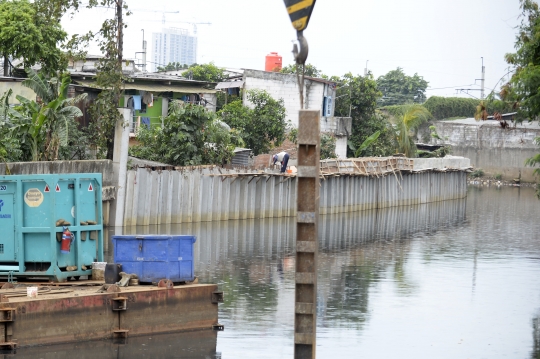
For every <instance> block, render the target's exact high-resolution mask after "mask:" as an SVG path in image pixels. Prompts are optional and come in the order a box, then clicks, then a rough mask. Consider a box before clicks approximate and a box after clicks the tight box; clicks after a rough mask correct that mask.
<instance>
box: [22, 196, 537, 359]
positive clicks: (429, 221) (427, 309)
mask: <svg viewBox="0 0 540 359" xmlns="http://www.w3.org/2000/svg"><path fill="white" fill-rule="evenodd" d="M539 219H540V201H539V200H538V199H536V197H535V194H534V190H533V189H531V188H513V187H510V188H509V187H506V188H494V187H491V188H477V187H469V189H468V197H467V199H464V200H455V201H446V202H440V203H432V204H426V205H419V206H413V207H399V208H390V209H385V210H379V211H365V212H357V213H353V214H348V215H339V216H321V218H320V226H319V248H320V249H319V263H318V266H319V267H318V268H319V274H318V304H317V318H318V319H317V320H318V322H317V357H318V358H332V359H335V358H414V359H419V358H452V359H453V358H464V359H465V358H471V359H472V358H475V359H479V358H528V359H533V358H534V359H538V358H540V220H539ZM294 231H295V224H294V221H293V220H292V219H270V220H269V219H266V220H251V221H249V220H248V221H228V222H216V223H202V224H190V225H178V226H161V227H157V228H156V227H142V228H136V229H135V228H132V229H128V230H126V232H124V233H126V234H127V233H140V234H145V233H154V234H155V233H173V234H195V235H196V236H197V242H196V244H195V252H194V259H195V268H196V275H197V276H198V277H199V281H200V282H202V283H218V284H219V287H220V289H221V290H223V291H224V294H225V302H224V303H223V304H220V306H219V321H220V323H221V324H223V325H225V330H224V331H223V332H213V331H204V332H194V333H180V334H167V335H156V336H149V337H142V338H134V337H133V338H129V340H128V342H127V343H126V344H122V345H120V344H116V343H113V342H111V341H101V342H99V343H97V344H96V343H88V344H85V343H80V344H77V345H66V346H51V347H41V348H30V349H20V350H18V353H17V356H19V357H21V358H23V357H36V358H39V357H40V358H73V357H74V356H73V353H74V351H77V353H78V355H77V358H86V357H88V358H90V357H92V358H95V357H96V355H98V356H99V357H101V358H135V357H140V358H204V359H207V358H208V359H210V358H223V359H233V358H292V357H293V339H292V338H293V321H294V315H293V309H294V252H293V248H294V247H293V243H294ZM107 256H108V258H109V259H110V258H111V257H112V253H109V252H108V253H107ZM98 348H99V349H98Z"/></svg>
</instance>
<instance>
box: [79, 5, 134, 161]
mask: <svg viewBox="0 0 540 359" xmlns="http://www.w3.org/2000/svg"><path fill="white" fill-rule="evenodd" d="M89 4H90V5H89V6H91V7H92V6H98V5H100V6H108V7H114V8H115V9H116V14H115V17H114V18H110V19H105V20H104V21H103V23H102V24H101V28H100V29H99V30H98V31H97V32H96V33H95V34H92V37H93V38H94V39H96V40H97V42H98V45H99V48H100V50H101V52H102V53H103V54H105V56H104V57H103V58H102V59H100V61H99V63H98V66H97V75H96V83H97V85H98V86H99V87H100V88H101V89H102V91H101V92H100V93H99V95H98V97H97V99H96V100H95V101H94V103H93V104H92V106H91V109H90V113H91V115H92V119H91V122H90V126H89V129H88V134H89V136H90V139H91V142H92V144H93V145H94V146H95V147H96V148H97V149H98V157H100V158H107V159H112V158H113V151H114V133H115V129H116V124H117V123H118V121H122V120H123V119H122V116H120V112H119V111H118V109H117V108H118V106H119V104H120V97H121V95H122V92H123V85H124V83H125V82H126V81H128V78H127V77H126V76H125V75H124V74H123V72H122V62H123V41H124V38H123V29H124V28H125V27H126V25H125V23H124V20H123V15H124V13H125V15H130V12H129V10H128V8H127V5H126V4H125V3H124V2H123V0H99V1H97V0H90V2H89Z"/></svg>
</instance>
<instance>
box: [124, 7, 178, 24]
mask: <svg viewBox="0 0 540 359" xmlns="http://www.w3.org/2000/svg"><path fill="white" fill-rule="evenodd" d="M130 10H132V11H144V12H160V13H162V14H163V17H162V18H161V23H162V24H165V14H180V11H164V10H163V11H160V10H148V9H130Z"/></svg>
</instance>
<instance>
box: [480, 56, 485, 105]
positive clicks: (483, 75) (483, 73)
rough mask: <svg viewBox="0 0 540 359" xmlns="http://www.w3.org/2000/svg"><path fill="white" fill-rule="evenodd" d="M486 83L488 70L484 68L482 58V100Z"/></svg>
mask: <svg viewBox="0 0 540 359" xmlns="http://www.w3.org/2000/svg"><path fill="white" fill-rule="evenodd" d="M485 81H486V68H485V67H484V57H482V78H481V79H480V100H483V99H484V83H485Z"/></svg>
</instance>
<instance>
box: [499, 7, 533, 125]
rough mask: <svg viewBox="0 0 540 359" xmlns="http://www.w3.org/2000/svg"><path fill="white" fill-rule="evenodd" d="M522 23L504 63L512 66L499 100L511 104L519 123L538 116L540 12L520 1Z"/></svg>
mask: <svg viewBox="0 0 540 359" xmlns="http://www.w3.org/2000/svg"><path fill="white" fill-rule="evenodd" d="M520 4H521V11H522V21H521V25H520V27H519V32H518V35H517V38H516V43H515V48H516V50H517V51H516V52H515V53H510V54H506V61H507V62H508V63H509V64H511V65H514V66H515V72H514V74H513V75H512V77H511V78H510V81H509V82H508V83H507V84H506V85H505V86H503V88H502V90H501V97H502V98H503V100H506V101H509V102H511V103H513V107H514V108H516V109H517V110H518V112H519V114H520V118H519V120H522V119H524V118H529V119H535V118H536V117H537V116H538V114H540V85H539V84H540V56H539V55H538V54H539V53H540V42H539V41H538V38H539V37H540V11H539V8H538V4H537V3H536V2H535V1H532V0H520Z"/></svg>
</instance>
